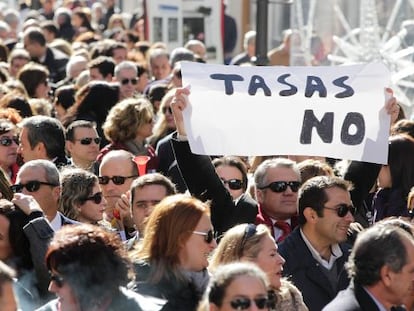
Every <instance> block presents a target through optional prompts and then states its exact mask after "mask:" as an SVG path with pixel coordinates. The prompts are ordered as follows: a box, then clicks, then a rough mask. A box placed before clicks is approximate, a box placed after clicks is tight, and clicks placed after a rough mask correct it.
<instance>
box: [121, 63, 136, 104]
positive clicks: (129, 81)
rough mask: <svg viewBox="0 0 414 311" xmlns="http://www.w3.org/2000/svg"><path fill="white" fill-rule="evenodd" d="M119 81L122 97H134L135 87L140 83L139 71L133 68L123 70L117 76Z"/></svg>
mask: <svg viewBox="0 0 414 311" xmlns="http://www.w3.org/2000/svg"><path fill="white" fill-rule="evenodd" d="M117 81H118V82H119V85H120V87H119V93H120V95H121V98H122V99H124V98H128V97H132V96H133V95H134V93H135V88H136V85H137V83H138V78H137V73H136V72H135V71H134V70H133V69H123V70H121V71H120V72H119V75H118V77H117ZM134 81H135V84H134Z"/></svg>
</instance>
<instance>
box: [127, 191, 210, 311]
mask: <svg viewBox="0 0 414 311" xmlns="http://www.w3.org/2000/svg"><path fill="white" fill-rule="evenodd" d="M216 246H217V244H216V241H215V239H214V235H213V231H212V226H211V222H210V217H209V207H208V205H206V204H205V203H202V202H201V201H199V200H197V199H195V198H191V197H188V196H185V195H182V194H177V195H173V196H168V197H166V198H165V199H163V200H162V201H161V202H160V203H159V204H158V205H157V206H156V207H155V208H154V211H153V212H152V214H151V215H150V216H149V219H148V222H147V225H146V227H145V234H144V239H143V241H142V245H141V248H140V249H139V250H138V252H137V254H136V257H137V261H136V263H135V273H136V290H137V291H138V292H139V293H141V294H143V295H150V296H155V297H159V298H164V299H166V300H167V304H166V305H165V306H164V308H163V311H168V310H174V311H177V310H180V311H193V310H195V308H196V306H197V304H198V302H199V300H200V298H201V296H202V294H203V293H204V290H205V288H206V286H207V283H208V273H207V270H206V268H207V266H208V257H209V255H210V253H211V252H212V251H213V249H214V248H215V247H216Z"/></svg>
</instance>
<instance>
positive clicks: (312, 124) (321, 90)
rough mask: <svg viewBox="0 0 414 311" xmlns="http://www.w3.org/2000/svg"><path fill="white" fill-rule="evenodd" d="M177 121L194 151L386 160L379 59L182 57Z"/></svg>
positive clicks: (384, 81) (384, 74)
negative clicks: (216, 60)
mask: <svg viewBox="0 0 414 311" xmlns="http://www.w3.org/2000/svg"><path fill="white" fill-rule="evenodd" d="M182 74H183V85H190V86H191V94H190V96H189V101H190V105H189V107H188V108H187V109H185V110H184V122H185V127H186V131H187V135H188V139H189V143H190V146H191V150H192V152H194V153H197V154H209V155H239V156H248V155H309V156H326V157H333V158H342V159H349V160H362V161H367V162H373V163H386V162H387V155H388V133H389V122H390V117H389V115H387V113H386V111H385V109H384V104H385V96H384V88H385V87H386V86H388V85H389V81H390V73H389V71H388V69H387V68H386V67H385V66H384V65H383V64H381V63H370V64H361V65H350V66H340V67H335V66H331V67H276V66H274V67H254V66H246V67H240V66H224V65H208V64H200V63H192V62H183V64H182Z"/></svg>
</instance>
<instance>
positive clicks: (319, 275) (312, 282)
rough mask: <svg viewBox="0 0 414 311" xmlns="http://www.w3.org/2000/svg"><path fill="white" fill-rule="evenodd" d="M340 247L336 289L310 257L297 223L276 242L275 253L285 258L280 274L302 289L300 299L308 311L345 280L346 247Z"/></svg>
mask: <svg viewBox="0 0 414 311" xmlns="http://www.w3.org/2000/svg"><path fill="white" fill-rule="evenodd" d="M340 248H341V250H342V253H343V255H342V257H340V258H338V259H337V261H336V263H337V268H338V279H337V280H338V283H337V284H338V286H337V289H334V288H332V286H331V283H330V282H329V280H328V278H327V277H326V276H325V274H324V273H323V271H322V270H321V268H320V264H319V262H318V261H316V259H315V258H313V256H312V253H311V252H310V250H309V249H308V247H307V245H306V244H305V241H304V240H303V239H302V236H301V234H300V228H299V227H297V228H296V229H295V230H293V232H292V233H291V234H290V235H289V236H288V237H287V238H286V239H285V240H284V241H283V242H282V243H281V244H280V245H279V253H280V255H282V256H283V258H284V259H285V260H286V263H285V264H284V266H283V275H284V276H286V277H288V278H289V279H290V280H291V281H292V282H293V284H294V285H296V287H297V288H298V289H299V290H300V291H301V292H302V295H303V300H304V302H305V304H306V305H307V307H308V308H309V311H320V310H322V308H323V307H324V306H326V305H327V304H328V303H329V302H330V301H331V300H332V299H334V298H335V296H336V294H337V293H338V292H339V291H340V290H342V289H344V288H346V287H347V286H348V284H349V279H348V276H347V273H346V271H345V269H344V264H345V262H346V261H347V259H348V257H349V252H350V248H349V246H348V245H346V244H340ZM338 310H339V309H338ZM341 310H342V309H341Z"/></svg>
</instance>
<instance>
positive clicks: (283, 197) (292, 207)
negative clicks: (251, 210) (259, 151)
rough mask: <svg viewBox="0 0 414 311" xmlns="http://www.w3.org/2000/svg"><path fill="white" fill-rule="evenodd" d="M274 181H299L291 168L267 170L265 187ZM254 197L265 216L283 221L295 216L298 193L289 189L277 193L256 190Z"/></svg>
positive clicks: (267, 189)
mask: <svg viewBox="0 0 414 311" xmlns="http://www.w3.org/2000/svg"><path fill="white" fill-rule="evenodd" d="M275 181H287V182H289V181H299V176H298V174H297V173H296V172H295V171H294V170H293V169H291V168H287V167H275V168H269V169H268V170H267V174H266V183H265V185H266V186H267V185H268V184H270V183H272V182H275ZM256 196H257V201H258V202H259V203H260V206H261V207H262V208H263V210H264V211H265V212H266V214H267V215H268V216H270V217H272V218H274V219H278V220H285V219H289V218H291V217H292V216H294V215H296V214H297V198H298V192H297V191H296V192H294V191H292V189H291V188H290V187H287V188H286V190H285V191H283V192H279V193H277V192H273V191H272V190H271V189H269V188H266V189H263V190H259V189H257V193H256Z"/></svg>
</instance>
